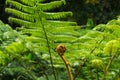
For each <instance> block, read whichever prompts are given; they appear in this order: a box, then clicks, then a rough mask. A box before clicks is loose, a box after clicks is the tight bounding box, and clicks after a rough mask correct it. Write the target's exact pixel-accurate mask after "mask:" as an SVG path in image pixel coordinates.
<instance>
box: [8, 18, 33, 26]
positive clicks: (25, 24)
mask: <svg viewBox="0 0 120 80" xmlns="http://www.w3.org/2000/svg"><path fill="white" fill-rule="evenodd" d="M8 20H9V21H10V22H14V23H17V24H19V25H22V26H29V27H31V26H35V24H34V23H32V22H28V21H24V20H21V19H18V18H12V17H9V18H8Z"/></svg>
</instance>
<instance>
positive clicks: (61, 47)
mask: <svg viewBox="0 0 120 80" xmlns="http://www.w3.org/2000/svg"><path fill="white" fill-rule="evenodd" d="M56 51H57V53H58V54H59V55H60V56H62V55H64V52H65V51H66V47H65V45H64V44H59V45H58V46H57V48H56Z"/></svg>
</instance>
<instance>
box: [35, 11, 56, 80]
mask: <svg viewBox="0 0 120 80" xmlns="http://www.w3.org/2000/svg"><path fill="white" fill-rule="evenodd" d="M37 13H38V15H39V19H40V23H41V25H42V28H43V31H44V34H45V38H46V40H47V47H48V52H49V55H50V62H51V66H52V70H53V75H54V78H55V80H57V76H56V72H55V68H54V66H53V60H52V54H51V51H50V43H49V40H48V36H47V33H46V30H45V27H44V24H43V22H42V19H41V17H40V14H39V12H37Z"/></svg>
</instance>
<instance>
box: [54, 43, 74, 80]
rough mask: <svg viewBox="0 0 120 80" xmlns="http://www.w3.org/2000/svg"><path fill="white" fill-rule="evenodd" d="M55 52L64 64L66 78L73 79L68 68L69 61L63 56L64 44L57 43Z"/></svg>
mask: <svg viewBox="0 0 120 80" xmlns="http://www.w3.org/2000/svg"><path fill="white" fill-rule="evenodd" d="M56 51H57V53H58V54H59V55H60V57H61V58H62V60H63V61H64V64H65V66H66V70H67V72H68V80H73V75H72V72H71V70H70V67H69V65H70V63H69V62H68V61H67V60H66V57H65V56H64V53H65V51H66V47H65V45H64V44H59V45H58V46H57V48H56Z"/></svg>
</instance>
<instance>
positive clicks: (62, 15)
mask: <svg viewBox="0 0 120 80" xmlns="http://www.w3.org/2000/svg"><path fill="white" fill-rule="evenodd" d="M70 16H72V12H57V13H45V18H46V19H51V20H54V19H61V18H66V17H70Z"/></svg>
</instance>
